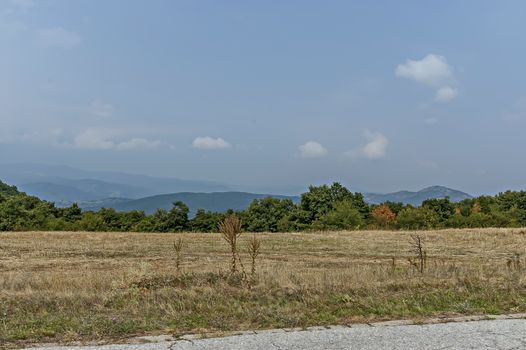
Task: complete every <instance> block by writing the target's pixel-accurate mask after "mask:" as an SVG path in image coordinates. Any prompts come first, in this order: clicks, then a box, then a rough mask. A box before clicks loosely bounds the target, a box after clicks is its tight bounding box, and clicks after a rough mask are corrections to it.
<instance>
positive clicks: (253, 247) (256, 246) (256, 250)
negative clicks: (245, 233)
mask: <svg viewBox="0 0 526 350" xmlns="http://www.w3.org/2000/svg"><path fill="white" fill-rule="evenodd" d="M248 253H249V255H250V263H251V265H250V280H249V287H250V288H251V287H252V286H253V285H254V283H255V282H256V259H257V257H258V256H259V254H260V253H261V241H260V240H259V239H258V238H257V236H256V235H255V234H254V235H253V236H252V238H251V239H250V242H249V243H248Z"/></svg>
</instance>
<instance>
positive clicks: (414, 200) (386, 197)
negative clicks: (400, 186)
mask: <svg viewBox="0 0 526 350" xmlns="http://www.w3.org/2000/svg"><path fill="white" fill-rule="evenodd" d="M364 197H365V200H366V201H367V202H368V203H370V204H379V203H384V202H388V201H389V202H401V203H404V204H411V205H414V206H419V205H420V204H422V202H423V201H425V200H426V199H433V198H446V197H449V199H450V200H451V201H452V202H460V201H461V200H464V199H468V198H472V196H471V195H469V194H467V193H465V192H462V191H458V190H454V189H451V188H448V187H444V186H431V187H426V188H424V189H422V190H420V191H416V192H412V191H398V192H393V193H386V194H378V193H366V194H364Z"/></svg>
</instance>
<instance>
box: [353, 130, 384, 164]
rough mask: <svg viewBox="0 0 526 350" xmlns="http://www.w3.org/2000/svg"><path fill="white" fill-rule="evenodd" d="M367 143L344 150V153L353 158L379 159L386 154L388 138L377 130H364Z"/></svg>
mask: <svg viewBox="0 0 526 350" xmlns="http://www.w3.org/2000/svg"><path fill="white" fill-rule="evenodd" d="M365 139H366V140H367V143H366V144H365V145H364V146H363V147H361V148H358V149H354V150H352V151H349V152H346V153H345V154H346V155H348V156H350V157H354V158H367V159H379V158H383V157H385V155H386V154H387V145H388V144H389V140H388V139H387V137H385V136H384V135H383V134H381V133H379V132H370V131H368V130H366V131H365Z"/></svg>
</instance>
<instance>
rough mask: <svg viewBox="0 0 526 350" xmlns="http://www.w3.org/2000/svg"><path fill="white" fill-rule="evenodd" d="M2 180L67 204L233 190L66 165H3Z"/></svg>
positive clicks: (0, 167) (198, 182) (214, 184)
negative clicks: (116, 198)
mask: <svg viewBox="0 0 526 350" xmlns="http://www.w3.org/2000/svg"><path fill="white" fill-rule="evenodd" d="M0 179H3V180H4V181H6V182H8V183H9V184H12V185H16V186H17V187H18V188H19V189H20V190H21V191H24V192H26V193H28V194H30V195H35V196H37V197H40V198H42V199H45V200H48V201H52V202H56V203H57V204H63V205H67V204H68V203H73V202H83V201H98V200H102V199H105V198H115V197H123V198H131V199H138V198H143V197H147V196H152V195H158V194H164V193H174V192H183V191H189V192H212V191H229V190H232V189H231V188H230V187H229V186H227V185H225V184H222V183H219V182H213V181H201V180H185V179H178V178H168V177H153V176H147V175H136V174H127V173H121V172H109V171H87V170H81V169H76V168H72V167H68V166H62V165H46V164H28V163H14V164H0Z"/></svg>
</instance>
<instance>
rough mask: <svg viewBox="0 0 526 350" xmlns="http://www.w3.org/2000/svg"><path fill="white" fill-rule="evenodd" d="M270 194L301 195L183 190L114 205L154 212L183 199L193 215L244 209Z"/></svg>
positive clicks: (169, 206) (119, 208)
mask: <svg viewBox="0 0 526 350" xmlns="http://www.w3.org/2000/svg"><path fill="white" fill-rule="evenodd" d="M269 196H270V197H274V198H279V199H284V198H289V199H291V200H292V201H294V202H298V201H299V197H294V196H279V195H269V194H256V193H248V192H212V193H193V192H181V193H172V194H163V195H158V196H151V197H146V198H141V199H136V200H131V201H127V202H124V203H116V204H115V205H114V206H113V207H114V208H115V209H117V210H119V211H129V210H144V211H145V212H146V213H153V212H154V211H155V209H157V208H163V209H170V208H171V207H172V203H173V202H175V201H182V202H184V203H185V204H186V205H188V207H189V208H190V215H193V214H194V213H195V212H196V211H197V209H200V208H201V209H205V210H210V211H214V212H225V211H227V210H228V209H233V210H243V209H245V208H247V207H248V206H249V205H250V203H251V202H252V201H253V200H254V199H261V198H265V197H269Z"/></svg>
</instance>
